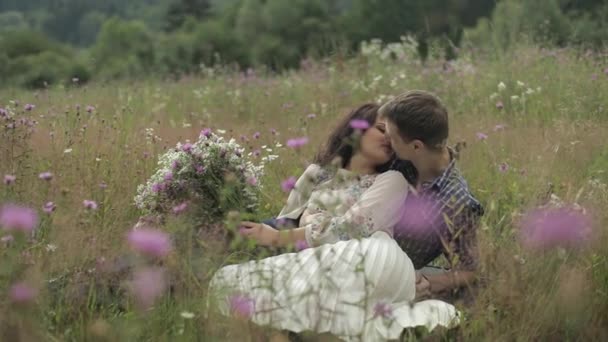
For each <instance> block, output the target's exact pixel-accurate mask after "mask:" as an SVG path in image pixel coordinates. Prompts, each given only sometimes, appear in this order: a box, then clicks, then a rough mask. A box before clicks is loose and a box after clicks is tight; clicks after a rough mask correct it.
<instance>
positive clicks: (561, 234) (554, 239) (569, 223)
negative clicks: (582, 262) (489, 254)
mask: <svg viewBox="0 0 608 342" xmlns="http://www.w3.org/2000/svg"><path fill="white" fill-rule="evenodd" d="M520 226H521V231H520V233H521V235H520V237H521V240H522V242H523V244H524V245H525V246H527V247H530V248H539V249H544V248H552V247H558V246H561V247H577V246H580V245H582V244H584V243H585V242H587V241H589V239H590V238H591V236H590V235H591V220H590V218H589V217H588V216H587V215H585V214H583V213H581V212H580V211H577V210H575V209H574V208H567V207H566V208H557V209H546V208H541V209H535V210H532V211H530V212H528V213H526V214H525V215H524V217H523V218H522V220H521V222H520Z"/></svg>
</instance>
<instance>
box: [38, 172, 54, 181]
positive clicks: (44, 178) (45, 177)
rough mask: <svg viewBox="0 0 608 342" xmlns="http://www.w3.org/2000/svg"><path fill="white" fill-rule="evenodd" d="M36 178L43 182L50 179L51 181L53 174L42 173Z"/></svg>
mask: <svg viewBox="0 0 608 342" xmlns="http://www.w3.org/2000/svg"><path fill="white" fill-rule="evenodd" d="M38 178H40V179H42V180H45V181H50V180H51V179H53V174H52V173H50V172H42V173H41V174H39V175H38Z"/></svg>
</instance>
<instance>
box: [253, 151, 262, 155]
mask: <svg viewBox="0 0 608 342" xmlns="http://www.w3.org/2000/svg"><path fill="white" fill-rule="evenodd" d="M260 154H262V152H261V151H260V150H255V151H253V156H254V157H259V156H260Z"/></svg>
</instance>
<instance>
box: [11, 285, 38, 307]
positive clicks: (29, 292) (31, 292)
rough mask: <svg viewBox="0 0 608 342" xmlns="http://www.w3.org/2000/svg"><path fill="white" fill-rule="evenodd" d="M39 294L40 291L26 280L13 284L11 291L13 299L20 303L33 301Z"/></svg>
mask: <svg viewBox="0 0 608 342" xmlns="http://www.w3.org/2000/svg"><path fill="white" fill-rule="evenodd" d="M37 295H38V291H37V290H36V289H34V288H33V287H31V286H29V285H28V284H26V283H25V282H18V283H15V284H13V285H12V286H11V289H10V292H9V298H10V299H11V301H12V302H14V303H20V304H25V303H29V302H32V301H33V300H34V299H35V298H36V296H37Z"/></svg>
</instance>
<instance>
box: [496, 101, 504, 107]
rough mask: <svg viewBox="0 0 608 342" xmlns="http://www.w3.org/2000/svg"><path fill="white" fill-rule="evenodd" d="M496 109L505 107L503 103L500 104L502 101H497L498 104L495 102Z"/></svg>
mask: <svg viewBox="0 0 608 342" xmlns="http://www.w3.org/2000/svg"><path fill="white" fill-rule="evenodd" d="M496 108H498V109H503V108H505V105H504V103H502V101H498V102H496Z"/></svg>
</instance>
